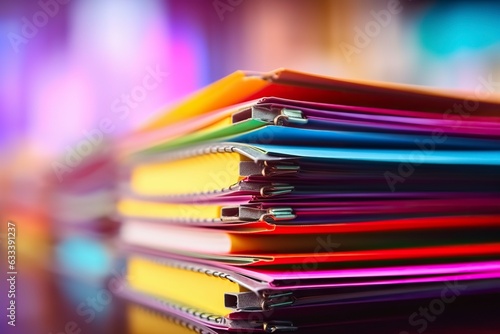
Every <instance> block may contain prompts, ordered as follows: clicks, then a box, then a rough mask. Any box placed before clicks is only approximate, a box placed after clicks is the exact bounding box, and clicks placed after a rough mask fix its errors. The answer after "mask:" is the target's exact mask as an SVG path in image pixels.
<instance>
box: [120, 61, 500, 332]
mask: <svg viewBox="0 0 500 334" xmlns="http://www.w3.org/2000/svg"><path fill="white" fill-rule="evenodd" d="M476 93H477V95H480V97H476V96H474V95H467V94H457V93H443V92H439V91H438V92H436V91H434V90H430V89H423V88H416V87H407V86H398V85H389V84H370V83H365V82H354V81H342V80H337V79H333V78H327V77H320V76H315V75H310V74H304V73H298V72H294V71H289V70H277V71H274V72H272V73H266V74H259V73H247V72H236V73H234V74H232V75H230V76H228V77H226V78H224V79H222V80H220V81H218V82H215V83H214V84H212V85H210V86H208V87H206V88H205V89H203V90H201V91H199V92H197V93H195V94H194V95H192V96H190V97H189V98H188V99H187V100H186V101H185V102H184V103H181V104H180V105H178V106H177V107H175V108H173V109H172V110H169V111H168V112H167V113H164V114H162V115H160V116H159V117H158V118H156V119H155V120H153V121H152V122H151V123H149V124H148V125H147V126H145V127H143V128H142V129H141V130H140V131H137V132H136V133H134V134H133V135H131V136H130V137H128V138H127V139H126V140H124V141H123V142H122V144H123V148H122V150H121V152H122V153H123V154H122V155H121V165H122V170H121V173H120V180H121V188H120V193H121V195H120V196H121V197H120V199H119V202H118V206H117V211H118V213H119V215H120V216H121V221H122V226H121V232H120V238H121V241H122V243H123V245H124V247H123V252H124V254H125V256H126V259H127V272H128V275H127V280H126V282H125V283H126V289H124V290H122V294H123V295H124V296H126V297H127V298H129V299H131V300H133V301H135V302H137V303H138V304H141V305H143V306H146V307H147V308H148V309H152V310H156V311H157V312H160V313H162V314H164V315H165V316H166V317H168V319H177V321H174V322H173V325H172V326H176V328H177V327H185V328H186V330H188V329H189V328H191V329H193V328H202V329H203V332H212V331H213V330H216V331H224V330H229V331H249V332H252V331H255V332H259V331H260V332H280V331H283V332H288V331H294V330H301V329H304V330H306V332H307V331H308V329H310V330H312V329H311V328H314V326H334V325H335V324H341V323H344V324H345V323H346V322H349V321H352V322H355V321H358V320H366V319H367V318H368V317H378V316H380V314H378V313H377V312H379V311H380V310H382V309H384V308H388V307H392V308H393V310H395V311H397V310H398V309H401V310H405V308H404V307H402V306H403V305H408V303H409V302H410V301H415V300H419V299H420V300H422V299H426V298H435V297H436V296H437V297H439V296H443V294H444V296H443V298H448V300H449V299H451V298H453V297H454V296H455V295H453V294H454V291H455V290H457V289H461V290H460V291H459V293H460V294H461V295H469V296H477V295H480V294H488V293H490V292H492V291H495V290H497V289H499V288H500V260H499V258H500V205H499V203H500V168H499V166H500V104H499V102H498V101H495V100H494V99H493V98H491V97H488V96H487V95H488V94H489V93H488V91H484V92H476ZM479 93H481V94H479ZM447 286H449V287H450V288H449V290H446V291H445V290H444V288H446V287H447ZM453 287H454V289H455V290H452V288H453ZM443 291H444V292H443ZM456 292H457V291H455V293H456ZM455 297H456V296H455ZM412 305H413V304H412ZM400 306H401V308H400ZM367 310H371V311H367ZM412 311H413V310H411V309H410V311H404V312H410V313H404V312H403V314H401V316H402V317H405V318H408V316H409V315H410V314H411V312H412ZM141 312H142V311H141V309H140V308H137V307H136V306H134V307H132V308H131V316H130V319H131V320H130V321H131V322H133V321H136V319H137V317H138V316H140V314H141ZM380 312H381V311H380ZM144 316H145V317H146V318H147V315H144ZM134 319H135V320H134ZM196 326H199V327H196Z"/></svg>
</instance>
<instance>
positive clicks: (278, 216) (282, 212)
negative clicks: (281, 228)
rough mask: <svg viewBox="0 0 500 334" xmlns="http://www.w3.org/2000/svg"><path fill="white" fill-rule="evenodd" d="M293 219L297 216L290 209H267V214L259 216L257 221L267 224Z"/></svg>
mask: <svg viewBox="0 0 500 334" xmlns="http://www.w3.org/2000/svg"><path fill="white" fill-rule="evenodd" d="M295 217H297V215H295V214H294V213H293V210H292V208H273V209H268V210H267V213H265V214H263V215H262V216H260V219H259V220H261V221H266V222H269V221H276V220H290V219H294V218H295Z"/></svg>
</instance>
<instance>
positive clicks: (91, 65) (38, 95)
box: [0, 0, 500, 333]
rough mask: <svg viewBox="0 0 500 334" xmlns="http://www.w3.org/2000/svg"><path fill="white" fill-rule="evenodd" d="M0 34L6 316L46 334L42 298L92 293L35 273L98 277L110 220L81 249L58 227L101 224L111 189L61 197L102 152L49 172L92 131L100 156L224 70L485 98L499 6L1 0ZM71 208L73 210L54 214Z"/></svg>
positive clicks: (352, 0) (353, 0)
mask: <svg viewBox="0 0 500 334" xmlns="http://www.w3.org/2000/svg"><path fill="white" fill-rule="evenodd" d="M0 35H1V38H0V59H1V61H0V84H1V89H0V224H1V225H0V232H1V233H2V237H5V232H6V224H7V221H14V222H16V224H17V226H18V237H17V239H18V241H17V242H18V257H19V260H18V263H19V266H20V269H19V272H20V275H19V284H20V285H19V287H20V295H19V296H18V298H19V300H20V305H22V306H20V307H22V313H20V315H19V317H22V318H20V321H21V322H22V321H23V320H22V319H24V324H25V325H27V324H28V321H27V320H26V319H33V321H32V322H30V323H31V325H32V326H36V327H33V328H37V329H36V330H34V331H31V332H33V333H38V332H43V330H45V328H47V329H48V330H53V331H54V333H55V332H57V330H58V329H59V328H60V329H62V328H63V327H64V326H63V327H61V325H60V324H59V322H58V321H59V320H61V319H62V322H61V323H62V324H64V323H65V322H66V321H69V320H70V319H71V317H78V316H77V315H75V314H74V313H75V312H74V307H73V308H72V310H71V312H72V313H71V312H70V314H71V315H68V316H63V315H61V314H60V313H58V312H59V311H57V308H47V307H46V305H47V304H46V303H47V302H46V301H47V299H50V298H53V299H54V298H55V300H58V298H59V299H64V298H69V299H72V298H73V299H75V300H76V301H81V300H85V298H84V297H82V296H87V295H89V294H90V295H91V294H92V293H94V292H83V295H82V291H81V289H80V290H79V289H77V288H75V287H74V286H72V285H71V284H68V283H67V281H64V282H63V283H61V284H60V285H57V284H56V283H54V279H53V276H51V274H50V272H53V271H56V272H58V271H61V270H63V271H64V270H66V272H71V273H73V276H81V275H79V273H80V272H79V270H87V271H85V272H86V273H88V272H89V271H90V272H91V273H92V275H94V276H93V277H98V278H99V277H104V276H105V274H109V272H107V271H109V270H110V269H109V268H111V266H110V265H109V263H111V261H112V257H113V256H112V251H111V250H110V249H112V247H111V246H110V245H109V240H108V239H106V240H107V241H105V242H94V241H92V240H96V238H95V237H96V235H97V239H99V238H103V237H102V235H106V233H111V232H110V231H113V228H114V225H113V224H112V223H111V222H109V221H106V222H104V223H103V222H102V220H99V228H100V230H99V229H98V232H96V231H94V230H93V231H92V233H94V232H95V233H94V235H93V239H85V238H81V234H79V233H78V232H67V231H65V232H64V233H61V231H60V230H61V229H62V228H63V227H62V226H64V225H58V222H61V221H65V220H78V219H83V220H87V221H88V220H94V223H95V221H96V220H98V219H97V218H96V217H99V219H101V218H102V217H103V216H106V214H107V213H109V212H108V211H109V206H107V205H106V204H107V203H108V202H107V201H109V200H112V195H111V194H112V190H110V188H111V184H112V181H113V180H112V179H108V180H107V181H108V183H106V184H104V185H103V184H99V185H93V186H95V187H97V188H99V187H101V188H102V189H100V192H99V196H101V197H98V198H97V199H96V198H95V197H94V198H93V199H89V200H86V199H84V200H83V203H84V204H83V205H82V202H78V201H76V200H75V199H74V198H73V197H71V193H72V192H78V191H79V190H81V189H82V188H85V189H86V187H92V185H89V184H78V178H79V175H85V174H86V173H104V172H103V171H106V170H108V171H109V169H111V170H112V169H113V166H112V162H109V163H106V161H105V160H106V156H109V155H107V153H106V152H105V150H106V148H105V147H104V148H99V149H98V150H92V154H90V156H92V157H97V158H95V160H92V159H89V160H88V162H86V163H83V164H79V166H78V168H79V169H81V170H80V171H79V173H80V174H78V173H71V175H69V174H68V178H67V179H65V180H61V179H60V178H58V175H57V172H56V169H57V168H58V166H57V161H61V159H63V157H65V155H67V154H68V152H69V151H71V149H72V148H73V147H75V145H78V143H79V142H81V140H82V138H92V134H93V133H94V132H93V131H94V130H95V129H102V128H103V127H105V128H106V129H107V131H103V133H104V132H105V133H104V137H105V138H100V137H93V138H95V140H96V141H98V142H99V143H98V144H99V145H97V144H96V145H97V146H99V147H101V146H105V145H104V143H106V142H112V141H113V140H117V139H118V140H119V138H120V136H122V135H124V134H126V133H127V132H128V131H130V130H132V129H134V128H135V127H138V126H139V125H140V124H142V123H143V122H145V121H147V120H148V119H149V118H151V117H152V116H153V115H154V114H155V113H158V112H160V111H161V110H165V108H167V107H168V106H169V105H170V104H172V103H174V102H175V101H177V100H178V99H180V98H182V97H183V96H185V95H186V94H188V93H190V92H192V91H194V90H196V89H198V88H200V87H202V86H204V85H207V84H209V83H211V82H213V81H215V80H217V79H219V78H221V77H223V76H225V75H227V74H229V73H231V72H233V71H235V70H238V69H244V70H252V71H269V70H272V69H275V68H279V67H287V68H291V69H296V70H302V71H309V72H313V73H318V74H324V75H331V76H337V77H341V78H356V79H367V80H380V81H391V82H401V83H409V84H417V85H426V86H435V87H442V88H454V89H461V90H473V89H474V88H475V87H477V85H478V83H480V81H479V80H485V79H486V80H488V78H489V80H490V81H492V82H494V83H495V84H494V85H492V86H491V87H492V89H495V90H496V91H497V92H500V83H498V82H500V2H498V1H481V0H478V1H461V0H456V1H432V0H400V1H396V0H366V1H364V0H331V1H329V0H314V1H310V0H147V1H139V0H41V1H29V0H16V1H11V0H3V1H2V2H0ZM131 95H132V98H131V97H130V96H131ZM103 122H104V123H105V124H104V125H103ZM89 136H90V137H89ZM99 158H100V160H99ZM55 163H56V164H55ZM86 169H87V170H86ZM89 170H90V171H89ZM78 200H81V199H78ZM75 201H76V202H75ZM62 202H64V203H63V204H64V205H63V204H61V203H62ZM68 202H69V204H68ZM72 203H76V204H74V205H75V206H74V207H76V208H77V209H75V210H76V211H74V210H70V212H62V211H64V210H63V209H62V207H71V204H72ZM95 203H100V204H102V205H101V207H96V205H95ZM103 203H104V204H103ZM90 208H92V210H93V211H92V210H90ZM78 210H80V211H78ZM89 210H90V211H91V213H89ZM107 210H108V211H107ZM85 213H86V214H87V215H85ZM82 217H84V218H82ZM75 224H77V225H78V224H79V222H76V223H75ZM93 226H95V224H94V225H93ZM76 231H78V229H77V230H76ZM87 232H89V231H87ZM92 233H90V234H92ZM62 234H64V240H63V239H61V237H60V236H61V235H62ZM2 244H4V243H2ZM54 245H56V246H54ZM2 247H3V246H2ZM54 247H55V248H54ZM2 254H5V253H3V252H2ZM58 254H59V255H58ZM68 254H70V255H72V256H74V257H72V256H69V255H68ZM89 254H90V255H89ZM2 257H4V256H2ZM75 258H76V259H78V261H77V262H75ZM96 258H98V259H99V261H95V259H96ZM54 259H57V261H55V260H54ZM89 259H90V260H89ZM1 262H2V266H3V265H4V264H5V262H4V259H3V258H2V260H1ZM75 263H76V264H82V266H83V267H82V266H81V267H78V266H77V265H76V264H75ZM72 266H73V267H72ZM37 267H43V268H50V269H51V270H49V271H42V273H45V274H41V272H40V271H36V268H37ZM61 268H63V269H61ZM3 271H4V270H3V267H2V272H3ZM34 275H36V278H34V277H35V276H34ZM92 275H91V276H92ZM80 278H81V277H80ZM2 284H4V283H3V282H2ZM54 284H55V286H54ZM55 291H58V292H59V293H60V292H61V291H63V292H64V293H62V294H59V295H57V296H59V297H54V296H55V295H56V292H55ZM0 293H1V295H0V301H2V309H4V308H3V305H4V302H5V301H6V297H5V293H4V289H3V287H2V291H1V292H0ZM79 294H80V295H81V296H80V295H79ZM68 296H69V297H68ZM77 304H78V303H77ZM20 312H21V311H20ZM47 319H56V320H53V321H52V320H50V321H49V320H47ZM57 319H59V320H57ZM54 321H55V322H54ZM40 323H44V324H45V325H44V326H46V327H43V326H41V325H40V326H39V325H38V324H40ZM33 324H36V325H33ZM4 325H5V324H4V322H3V321H2V324H1V325H0V328H7V327H3V326H4ZM42 329H43V330H42ZM8 330H12V328H8ZM21 332H22V331H19V333H21ZM45 332H46V331H45ZM103 332H106V331H103ZM108 332H110V331H108ZM2 333H4V332H3V331H2ZM94 333H97V332H96V331H94Z"/></svg>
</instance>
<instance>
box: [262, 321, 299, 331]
mask: <svg viewBox="0 0 500 334" xmlns="http://www.w3.org/2000/svg"><path fill="white" fill-rule="evenodd" d="M263 329H264V331H265V332H267V333H276V332H291V331H296V330H297V329H298V328H297V327H295V326H294V325H293V323H292V322H290V321H268V322H264V323H263Z"/></svg>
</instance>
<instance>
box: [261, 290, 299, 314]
mask: <svg viewBox="0 0 500 334" xmlns="http://www.w3.org/2000/svg"><path fill="white" fill-rule="evenodd" d="M262 297H263V301H262V303H261V306H262V309H263V310H269V309H272V308H277V307H283V306H290V305H292V304H293V303H294V302H295V297H294V296H293V292H282V293H275V294H268V293H266V292H264V293H262Z"/></svg>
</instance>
